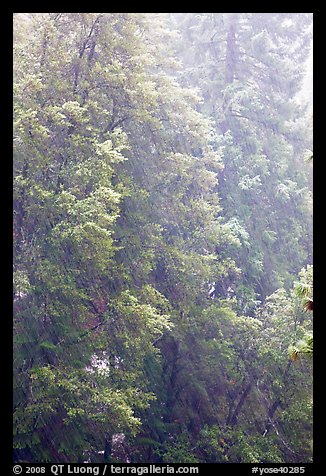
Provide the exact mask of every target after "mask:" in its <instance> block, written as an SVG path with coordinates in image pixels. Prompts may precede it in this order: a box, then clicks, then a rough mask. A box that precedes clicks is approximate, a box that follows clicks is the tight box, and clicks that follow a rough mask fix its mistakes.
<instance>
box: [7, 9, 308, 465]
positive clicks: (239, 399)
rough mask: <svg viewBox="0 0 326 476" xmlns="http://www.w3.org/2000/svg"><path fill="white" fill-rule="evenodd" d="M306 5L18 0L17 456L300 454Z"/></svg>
mask: <svg viewBox="0 0 326 476" xmlns="http://www.w3.org/2000/svg"><path fill="white" fill-rule="evenodd" d="M311 24H312V15H311V14H305V13H289V14H282V13H268V14H267V13H264V14H258V13H242V14H240V13H239V14H236V13H229V14H227V13H185V14H181V13H180V14H144V13H27V14H22V13H17V14H15V15H14V142H13V151H14V196H13V223H14V229H13V239H14V271H13V277H14V295H13V308H14V324H13V329H14V402H13V403H14V460H15V461H16V462H23V461H25V462H54V463H56V462H83V461H87V462H103V461H118V462H134V463H137V462H163V463H173V462H176V463H187V462H190V463H191V462H221V463H225V462H238V463H241V462H251V463H254V462H257V463H259V462H280V463H282V462H293V463H296V462H309V461H312V368H311V367H312V361H311V359H309V358H307V355H306V354H308V353H310V350H312V312H311V309H312V304H311V305H310V304H309V303H310V302H311V303H312V288H313V281H312V265H311V263H312V172H311V168H312V163H311V162H307V161H306V160H305V157H306V155H307V151H308V152H309V151H312V149H313V148H312V143H311V141H312V138H311V116H310V115H309V114H308V113H307V111H308V112H309V107H308V106H309V104H305V103H304V102H303V101H302V98H301V96H300V94H301V91H302V84H303V80H304V79H305V78H306V76H305V68H304V65H305V64H306V61H307V59H308V58H309V54H310V50H311ZM300 98H301V99H300ZM309 306H310V307H309Z"/></svg>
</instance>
